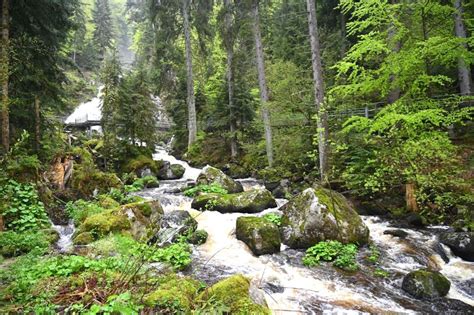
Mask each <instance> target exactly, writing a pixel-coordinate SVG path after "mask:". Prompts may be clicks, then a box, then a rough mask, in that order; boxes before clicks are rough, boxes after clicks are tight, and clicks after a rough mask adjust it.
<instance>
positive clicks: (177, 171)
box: [170, 164, 186, 178]
mask: <svg viewBox="0 0 474 315" xmlns="http://www.w3.org/2000/svg"><path fill="white" fill-rule="evenodd" d="M170 168H171V172H173V175H174V176H175V177H176V178H181V177H183V175H184V172H185V171H186V169H185V168H184V167H183V166H182V165H180V164H171V166H170Z"/></svg>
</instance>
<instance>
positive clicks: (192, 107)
mask: <svg viewBox="0 0 474 315" xmlns="http://www.w3.org/2000/svg"><path fill="white" fill-rule="evenodd" d="M189 7H190V0H183V20H184V23H183V24H184V25H183V27H184V42H185V46H186V71H187V77H186V80H187V98H186V101H187V103H188V148H189V147H191V145H192V144H193V143H194V141H196V134H197V123H196V104H195V99H194V79H193V59H192V58H193V55H192V51H191V24H190V22H189Z"/></svg>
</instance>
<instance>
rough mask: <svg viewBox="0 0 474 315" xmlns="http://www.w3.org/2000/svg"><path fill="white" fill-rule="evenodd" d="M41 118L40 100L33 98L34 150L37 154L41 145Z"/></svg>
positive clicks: (36, 97)
mask: <svg viewBox="0 0 474 315" xmlns="http://www.w3.org/2000/svg"><path fill="white" fill-rule="evenodd" d="M40 126H41V117H40V99H39V97H38V96H37V95H36V96H35V149H36V152H39V150H40V145H41V133H40V132H41V130H40Z"/></svg>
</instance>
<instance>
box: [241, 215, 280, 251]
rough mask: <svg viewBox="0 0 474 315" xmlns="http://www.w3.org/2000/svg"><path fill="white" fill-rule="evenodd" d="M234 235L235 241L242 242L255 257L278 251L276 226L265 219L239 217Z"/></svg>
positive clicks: (278, 240) (278, 239)
mask: <svg viewBox="0 0 474 315" xmlns="http://www.w3.org/2000/svg"><path fill="white" fill-rule="evenodd" d="M235 233H236V236H237V239H238V240H240V241H242V242H244V243H245V244H246V245H247V246H248V247H249V248H250V249H251V250H252V252H253V253H254V254H255V255H257V256H260V255H265V254H273V253H277V252H279V251H280V246H281V239H280V231H279V230H278V226H276V224H274V223H272V222H270V221H268V220H267V219H265V218H260V217H239V218H237V224H236V230H235Z"/></svg>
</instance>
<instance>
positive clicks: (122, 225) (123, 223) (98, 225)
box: [73, 200, 163, 244]
mask: <svg viewBox="0 0 474 315" xmlns="http://www.w3.org/2000/svg"><path fill="white" fill-rule="evenodd" d="M162 216H163V208H162V207H161V204H160V202H159V201H158V200H154V201H140V202H135V203H130V204H126V205H123V206H121V207H119V208H115V209H110V210H105V211H103V212H100V213H97V214H93V215H90V216H88V217H86V218H85V220H84V221H83V222H82V224H81V225H79V227H78V229H77V231H76V233H75V235H74V238H73V240H74V242H75V243H76V244H79V243H82V244H84V243H90V242H91V236H92V237H93V240H97V239H99V238H102V237H104V236H107V235H108V234H110V233H119V232H129V233H130V234H131V235H132V236H133V238H134V239H136V240H143V239H146V238H148V237H149V236H150V235H149V233H154V231H156V230H158V229H159V228H160V224H161V219H162ZM84 233H89V234H84Z"/></svg>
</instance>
